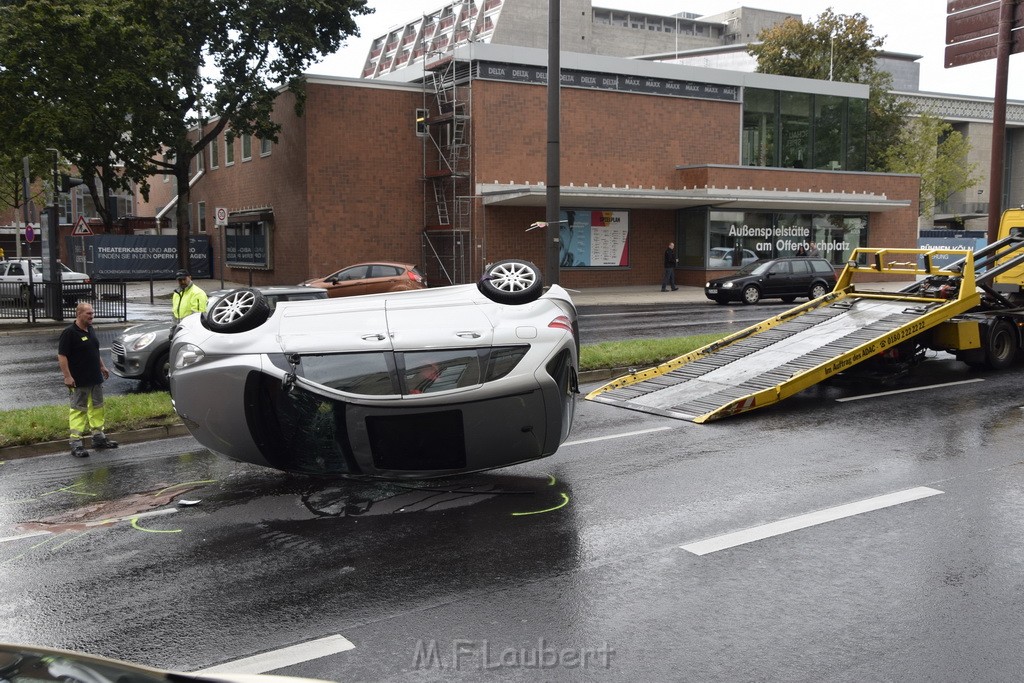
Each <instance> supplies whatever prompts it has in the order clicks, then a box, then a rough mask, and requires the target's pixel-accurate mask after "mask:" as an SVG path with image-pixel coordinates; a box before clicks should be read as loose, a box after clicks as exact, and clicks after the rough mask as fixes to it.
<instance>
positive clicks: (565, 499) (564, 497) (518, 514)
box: [512, 493, 569, 517]
mask: <svg viewBox="0 0 1024 683" xmlns="http://www.w3.org/2000/svg"><path fill="white" fill-rule="evenodd" d="M559 495H560V496H562V502H561V503H559V504H558V505H556V506H554V507H550V508H547V509H546V510H533V511H532V512H513V513H512V516H513V517H525V516H526V515H542V514H544V513H545V512H554V511H555V510H560V509H562V508H564V507H565V506H566V505H568V504H569V494H568V493H561V494H559Z"/></svg>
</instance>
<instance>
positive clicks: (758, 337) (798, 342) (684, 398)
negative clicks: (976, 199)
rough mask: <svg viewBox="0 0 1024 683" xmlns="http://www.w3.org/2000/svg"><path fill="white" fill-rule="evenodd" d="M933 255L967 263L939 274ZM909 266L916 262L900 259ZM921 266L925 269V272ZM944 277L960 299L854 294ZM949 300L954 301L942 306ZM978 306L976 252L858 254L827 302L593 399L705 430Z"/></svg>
mask: <svg viewBox="0 0 1024 683" xmlns="http://www.w3.org/2000/svg"><path fill="white" fill-rule="evenodd" d="M937 255H953V256H956V257H961V259H960V260H959V261H957V262H956V264H955V265H951V266H949V267H948V268H951V270H950V269H943V268H940V267H936V266H933V265H932V258H933V257H934V256H937ZM907 258H912V260H910V261H906V260H896V259H907ZM922 264H923V265H922ZM863 272H873V273H879V272H883V273H903V274H914V275H920V274H924V275H938V276H944V277H946V278H953V279H954V280H956V281H957V282H958V283H959V287H957V288H956V292H955V294H951V293H950V291H945V292H943V294H942V295H938V294H936V295H935V296H930V295H929V296H922V295H920V294H917V293H913V292H910V291H908V290H905V291H902V292H858V291H857V290H856V288H855V287H854V286H853V285H852V284H851V281H852V278H853V276H854V274H856V273H863ZM946 297H948V298H946ZM980 300H981V295H980V294H979V293H978V292H977V287H976V284H975V279H974V260H973V254H971V253H970V252H969V251H963V250H949V249H935V250H918V249H857V250H855V251H854V253H853V254H852V255H851V258H850V262H849V263H848V264H847V265H846V267H845V268H844V269H843V272H842V274H841V275H840V277H839V280H838V282H837V284H836V288H835V289H834V290H833V291H832V292H831V293H829V294H826V295H825V296H823V297H821V298H819V299H815V300H813V301H809V302H808V303H806V304H803V305H802V306H798V307H796V308H793V309H791V310H789V311H786V312H785V313H782V314H781V315H778V316H775V317H774V318H770V319H768V320H766V321H764V322H761V323H758V324H757V325H754V326H753V327H749V328H747V329H745V330H742V331H740V332H736V333H735V334H732V335H729V336H728V337H725V338H723V339H721V340H719V341H717V342H714V343H712V344H709V345H707V346H705V347H703V348H700V349H697V350H696V351H693V352H691V353H688V354H686V355H684V356H680V357H679V358H675V359H673V360H671V361H668V362H666V363H663V364H662V365H659V366H657V367H655V368H651V369H649V370H644V371H641V372H636V373H633V374H631V375H627V376H625V377H621V378H619V379H616V380H614V381H612V382H609V383H608V384H605V385H604V386H602V387H599V388H598V389H595V390H594V391H592V392H591V393H590V394H588V395H587V399H588V400H591V401H596V402H598V403H607V404H610V405H615V406H619V407H622V408H628V409H631V410H637V411H641V412H646V413H652V414H655V415H664V416H667V417H672V418H676V419H680V420H690V421H692V422H698V423H702V422H709V421H712V420H717V419H721V418H723V417H729V416H731V415H736V414H739V413H743V412H746V411H749V410H754V409H756V408H763V407H765V406H768V405H771V404H773V403H777V402H779V401H781V400H783V399H785V398H788V397H790V396H792V395H793V394H795V393H797V392H800V391H803V390H804V389H806V388H808V387H810V386H813V385H814V384H817V383H819V382H822V381H824V380H826V379H828V378H829V377H833V376H835V375H837V374H838V373H840V372H843V371H845V370H849V369H850V368H852V367H853V366H854V365H857V364H858V363H861V362H863V361H866V360H868V359H871V358H873V357H876V356H877V355H878V354H880V353H884V352H885V351H886V350H887V349H891V348H893V347H895V346H897V345H899V344H900V343H902V342H905V341H908V340H910V339H912V338H913V337H916V336H917V335H920V334H921V333H922V332H925V331H926V330H929V329H931V328H933V327H935V326H937V325H940V324H942V323H944V322H946V321H948V320H949V319H950V318H953V317H954V316H957V315H960V314H962V313H965V312H967V311H969V310H971V309H972V308H974V307H976V306H977V305H978V304H979V302H980Z"/></svg>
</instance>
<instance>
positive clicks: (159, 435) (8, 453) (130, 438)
mask: <svg viewBox="0 0 1024 683" xmlns="http://www.w3.org/2000/svg"><path fill="white" fill-rule="evenodd" d="M188 435H189V431H188V429H187V428H186V427H185V425H184V424H181V423H179V424H173V425H166V426H164V427H147V428H146V429H134V430H132V431H130V432H116V433H111V434H110V435H109V436H111V437H112V438H114V441H117V442H118V443H139V442H140V441H156V440H157V439H169V438H171V437H175V436H188ZM67 450H68V441H67V439H62V440H61V441H44V442H42V443H33V444H28V445H26V446H8V447H6V448H0V461H4V460H20V459H21V458H31V457H34V456H37V455H51V454H53V453H62V452H64V453H66V452H67Z"/></svg>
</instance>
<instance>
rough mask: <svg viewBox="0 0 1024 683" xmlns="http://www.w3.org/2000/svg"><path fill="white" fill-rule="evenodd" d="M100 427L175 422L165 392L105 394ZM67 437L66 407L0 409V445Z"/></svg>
mask: <svg viewBox="0 0 1024 683" xmlns="http://www.w3.org/2000/svg"><path fill="white" fill-rule="evenodd" d="M103 404H104V408H105V410H106V425H105V426H104V430H105V431H107V432H109V433H111V434H114V433H117V432H124V431H129V430H132V429H142V428H144V427H159V426H163V425H171V424H177V423H178V422H179V420H178V417H177V415H175V414H174V409H173V408H172V407H171V395H170V394H168V393H167V392H153V393H147V394H132V395H130V396H108V397H107V398H106V400H104V402H103ZM67 438H68V407H67V406H66V405H59V406H52V405H51V406H35V407H32V408H21V409H19V410H8V411H2V412H0V448H3V447H5V446H23V445H26V444H32V443H42V442H46V441H60V440H62V439H67Z"/></svg>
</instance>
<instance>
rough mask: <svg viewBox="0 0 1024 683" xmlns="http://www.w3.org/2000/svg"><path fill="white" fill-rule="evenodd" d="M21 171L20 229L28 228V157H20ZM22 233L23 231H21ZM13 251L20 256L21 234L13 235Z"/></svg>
mask: <svg viewBox="0 0 1024 683" xmlns="http://www.w3.org/2000/svg"><path fill="white" fill-rule="evenodd" d="M21 165H22V171H23V172H24V174H23V176H22V178H21V197H22V201H21V211H22V214H23V215H24V217H25V221H24V222H25V227H24V228H22V230H28V193H29V187H28V177H29V173H30V169H29V165H28V157H22V159H21ZM22 234H23V233H22ZM14 245H15V246H14V252H15V255H16V256H17V257H18V258H21V234H18V235H15V237H14Z"/></svg>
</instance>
